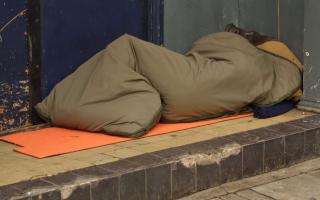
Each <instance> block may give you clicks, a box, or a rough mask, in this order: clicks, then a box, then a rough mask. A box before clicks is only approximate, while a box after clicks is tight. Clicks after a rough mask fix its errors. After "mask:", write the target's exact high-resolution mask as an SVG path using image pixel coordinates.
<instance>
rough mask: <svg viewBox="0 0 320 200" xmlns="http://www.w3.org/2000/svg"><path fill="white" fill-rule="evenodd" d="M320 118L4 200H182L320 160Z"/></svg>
mask: <svg viewBox="0 0 320 200" xmlns="http://www.w3.org/2000/svg"><path fill="white" fill-rule="evenodd" d="M319 153H320V115H314V116H310V117H306V118H302V119H298V120H294V121H290V122H285V123H280V124H276V125H272V126H269V127H264V128H259V129H254V130H251V131H246V132H241V133H236V134H232V135H228V136H225V137H220V138H214V139H210V140H206V141H201V142H197V143H193V144H188V145H184V146H179V147H174V148H170V149H166V150H161V151H157V152H152V153H147V154H142V155H139V156H135V157H131V158H127V159H122V160H119V161H115V162H111V163H106V164H102V165H96V166H91V167H87V168H83V169H78V170H73V171H68V172H65V173H60V174H57V175H54V176H50V177H42V178H37V179H33V180H29V181H23V182H19V183H15V184H11V185H5V186H2V187H0V199H1V200H6V199H16V200H18V199H19V200H40V199H42V200H62V199H63V200H64V199H67V200H102V199H103V200H105V199H111V200H113V199H114V200H131V199H132V200H135V199H137V200H153V199H158V200H160V199H164V200H167V199H178V198H180V197H183V196H187V195H190V194H192V193H195V192H198V191H201V190H205V189H208V188H212V187H216V186H219V185H222V184H224V183H227V182H231V181H236V180H240V179H243V178H247V177H252V176H256V175H259V174H262V173H267V172H270V171H274V170H278V169H281V168H285V167H288V166H292V165H294V164H297V163H299V162H302V161H305V160H309V159H313V158H316V157H318V155H319Z"/></svg>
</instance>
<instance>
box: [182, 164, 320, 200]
mask: <svg viewBox="0 0 320 200" xmlns="http://www.w3.org/2000/svg"><path fill="white" fill-rule="evenodd" d="M180 200H320V158H317V159H314V160H309V161H306V162H303V163H300V164H298V165H295V166H292V167H289V168H285V169H281V170H278V171H274V172H270V173H266V174H263V175H260V176H255V177H252V178H248V179H242V180H240V181H236V182H231V183H227V184H224V185H221V186H219V187H216V188H212V189H208V190H204V191H202V192H198V193H195V194H193V195H191V196H188V197H184V198H181V199H180Z"/></svg>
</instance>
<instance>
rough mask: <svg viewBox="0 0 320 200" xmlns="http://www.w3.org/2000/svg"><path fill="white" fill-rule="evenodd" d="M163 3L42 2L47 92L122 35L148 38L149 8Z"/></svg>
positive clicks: (44, 89) (144, 0)
mask: <svg viewBox="0 0 320 200" xmlns="http://www.w3.org/2000/svg"><path fill="white" fill-rule="evenodd" d="M159 2H160V1H155V0H151V1H150V0H149V1H148V0H112V1H110V0H108V1H107V0H105V1H102V0H95V1H88V0H68V1H63V0H46V1H41V37H42V41H41V43H42V76H41V77H42V83H43V84H42V93H43V95H47V94H48V93H49V91H50V90H51V89H52V87H53V86H54V85H55V84H56V83H57V82H58V81H60V80H61V79H63V78H64V77H65V76H66V75H68V74H69V73H71V72H72V71H74V69H75V68H76V67H77V66H79V65H80V64H81V63H83V62H84V61H86V60H87V59H88V58H90V57H91V56H92V55H94V54H95V53H96V52H98V51H99V50H101V49H103V48H104V47H105V46H106V45H107V44H108V43H110V42H111V41H112V40H114V39H116V38H117V37H119V36H121V35H122V34H124V33H128V34H131V35H134V36H137V37H139V38H142V39H145V40H148V35H149V34H148V33H149V32H148V30H149V26H148V24H149V21H150V18H151V17H150V12H149V11H150V10H151V8H152V6H154V5H155V4H156V5H159V6H160V4H159ZM157 3H158V4H157ZM149 8H150V9H149Z"/></svg>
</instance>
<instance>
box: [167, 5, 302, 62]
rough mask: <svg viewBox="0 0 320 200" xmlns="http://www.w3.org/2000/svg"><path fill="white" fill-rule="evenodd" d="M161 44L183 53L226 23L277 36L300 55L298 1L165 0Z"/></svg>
mask: <svg viewBox="0 0 320 200" xmlns="http://www.w3.org/2000/svg"><path fill="white" fill-rule="evenodd" d="M164 5H165V9H164V10H165V12H164V13H165V18H164V45H165V46H166V47H168V48H170V49H172V50H175V51H178V52H182V53H184V52H186V51H187V50H188V49H189V48H190V47H191V45H192V42H193V41H195V40H196V39H198V38H199V37H201V36H203V35H206V34H208V33H212V32H219V31H223V29H224V27H225V25H226V24H228V23H231V22H232V23H234V24H236V25H239V26H240V27H243V28H245V29H249V30H256V31H258V32H260V33H262V34H266V35H270V36H273V37H275V38H279V39H281V40H283V41H284V42H286V43H287V44H288V45H289V47H290V48H292V49H293V50H294V52H295V53H296V54H297V55H298V56H299V58H302V46H303V15H304V14H303V13H304V12H303V1H302V0H165V4H164Z"/></svg>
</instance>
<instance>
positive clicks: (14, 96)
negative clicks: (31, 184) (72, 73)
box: [0, 0, 30, 132]
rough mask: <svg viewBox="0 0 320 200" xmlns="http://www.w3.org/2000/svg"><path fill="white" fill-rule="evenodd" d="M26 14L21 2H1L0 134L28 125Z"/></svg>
mask: <svg viewBox="0 0 320 200" xmlns="http://www.w3.org/2000/svg"><path fill="white" fill-rule="evenodd" d="M26 15H27V10H26V7H25V3H24V1H21V0H2V1H1V4H0V132H1V131H2V130H5V129H10V128H13V127H22V126H27V125H29V124H30V113H29V111H30V109H29V99H30V95H29V77H28V73H29V69H28V62H27V60H28V58H27V57H28V56H27V25H26Z"/></svg>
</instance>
